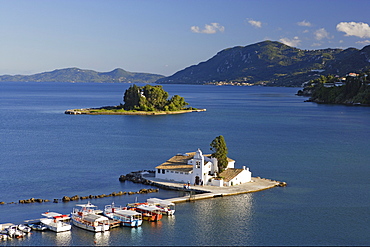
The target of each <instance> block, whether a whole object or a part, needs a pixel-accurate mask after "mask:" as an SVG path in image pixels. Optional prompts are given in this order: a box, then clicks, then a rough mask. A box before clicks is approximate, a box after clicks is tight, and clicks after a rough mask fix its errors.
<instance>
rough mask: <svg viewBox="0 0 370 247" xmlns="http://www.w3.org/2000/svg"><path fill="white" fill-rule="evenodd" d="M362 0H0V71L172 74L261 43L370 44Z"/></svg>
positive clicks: (368, 11)
mask: <svg viewBox="0 0 370 247" xmlns="http://www.w3.org/2000/svg"><path fill="white" fill-rule="evenodd" d="M369 25H370V1H369V0H320V1H318V0H305V1H304V0H292V1H289V0H133V1H129V0H0V75H3V74H11V75H14V74H34V73H40V72H44V71H51V70H54V69H61V68H69V67H78V68H81V69H92V70H96V71H99V72H106V71H111V70H113V69H115V68H122V69H125V70H127V71H131V72H148V73H156V74H162V75H166V76H168V75H172V74H173V73H175V72H177V71H178V70H181V69H184V68H185V67H188V66H190V65H194V64H198V63H200V62H202V61H206V60H208V59H209V58H211V57H212V56H214V55H215V54H216V53H217V52H219V51H221V50H222V49H225V48H230V47H234V46H246V45H250V44H254V43H257V42H260V41H264V40H273V41H280V42H283V43H285V44H287V45H290V46H293V47H297V48H300V49H308V50H315V49H323V48H343V49H345V48H348V47H355V48H358V49H361V48H363V47H364V46H366V45H370V27H369Z"/></svg>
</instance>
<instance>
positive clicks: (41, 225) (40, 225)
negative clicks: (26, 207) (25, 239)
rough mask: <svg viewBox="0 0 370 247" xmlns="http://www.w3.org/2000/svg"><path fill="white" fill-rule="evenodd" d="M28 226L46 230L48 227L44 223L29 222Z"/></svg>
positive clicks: (36, 229)
mask: <svg viewBox="0 0 370 247" xmlns="http://www.w3.org/2000/svg"><path fill="white" fill-rule="evenodd" d="M28 226H29V227H31V229H32V230H35V231H45V230H46V229H48V228H47V227H46V226H44V225H43V224H28Z"/></svg>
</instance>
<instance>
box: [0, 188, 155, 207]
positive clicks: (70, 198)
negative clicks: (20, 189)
mask: <svg viewBox="0 0 370 247" xmlns="http://www.w3.org/2000/svg"><path fill="white" fill-rule="evenodd" d="M158 191H159V189H152V188H150V189H141V190H139V191H136V192H132V191H128V192H126V191H119V192H112V193H110V194H101V195H88V196H78V195H74V196H63V198H61V199H60V198H58V199H54V200H53V202H54V203H58V202H69V201H78V200H86V199H97V198H104V197H114V196H122V195H135V194H147V193H156V192H158ZM43 202H50V200H48V199H35V198H30V199H23V200H19V201H18V203H19V204H29V203H43ZM0 204H16V202H10V203H6V202H0Z"/></svg>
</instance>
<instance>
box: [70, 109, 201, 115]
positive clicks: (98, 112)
mask: <svg viewBox="0 0 370 247" xmlns="http://www.w3.org/2000/svg"><path fill="white" fill-rule="evenodd" d="M203 111H206V109H196V110H181V111H111V110H107V111H102V108H83V109H71V110H66V111H65V112H64V114H69V115H148V116H152V115H171V114H183V113H190V112H203Z"/></svg>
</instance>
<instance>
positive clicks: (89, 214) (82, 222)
mask: <svg viewBox="0 0 370 247" xmlns="http://www.w3.org/2000/svg"><path fill="white" fill-rule="evenodd" d="M96 208H97V207H96V206H95V205H93V204H91V203H90V202H88V203H87V204H77V205H76V207H75V208H73V211H72V214H71V216H72V223H73V225H75V226H77V227H80V228H82V229H85V230H88V231H92V232H104V231H108V230H109V219H108V218H107V217H105V216H102V215H98V214H96V212H95V210H96Z"/></svg>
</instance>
